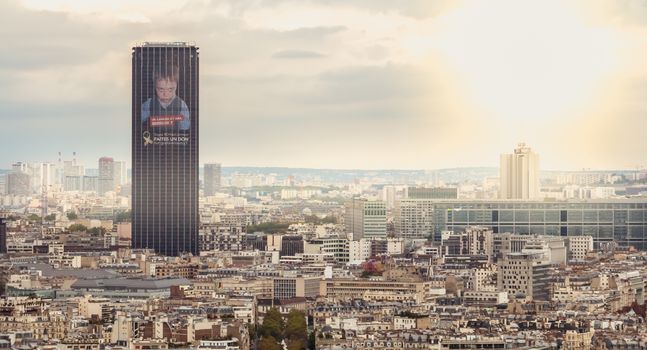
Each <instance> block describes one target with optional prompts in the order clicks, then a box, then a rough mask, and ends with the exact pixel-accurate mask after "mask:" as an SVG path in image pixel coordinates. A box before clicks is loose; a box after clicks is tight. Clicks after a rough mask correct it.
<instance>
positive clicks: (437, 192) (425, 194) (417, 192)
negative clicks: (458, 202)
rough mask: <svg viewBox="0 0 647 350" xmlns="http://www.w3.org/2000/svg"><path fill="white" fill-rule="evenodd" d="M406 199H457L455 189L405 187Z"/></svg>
mask: <svg viewBox="0 0 647 350" xmlns="http://www.w3.org/2000/svg"><path fill="white" fill-rule="evenodd" d="M406 191H407V193H406V196H405V197H406V198H411V199H458V188H456V187H407V189H406Z"/></svg>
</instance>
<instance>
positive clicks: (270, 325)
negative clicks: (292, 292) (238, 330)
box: [261, 307, 285, 340]
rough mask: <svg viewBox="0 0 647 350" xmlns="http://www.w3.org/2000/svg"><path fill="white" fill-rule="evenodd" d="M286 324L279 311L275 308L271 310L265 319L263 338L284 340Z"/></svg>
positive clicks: (262, 331) (262, 329)
mask: <svg viewBox="0 0 647 350" xmlns="http://www.w3.org/2000/svg"><path fill="white" fill-rule="evenodd" d="M284 328H285V322H284V321H283V317H282V316H281V313H280V312H279V310H278V309H277V308H275V307H273V308H271V309H270V310H269V311H268V312H267V314H266V315H265V318H263V325H262V327H261V334H262V335H263V337H266V336H269V337H273V338H274V339H276V340H281V339H283V329H284Z"/></svg>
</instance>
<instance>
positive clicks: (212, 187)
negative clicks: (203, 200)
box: [204, 163, 220, 196]
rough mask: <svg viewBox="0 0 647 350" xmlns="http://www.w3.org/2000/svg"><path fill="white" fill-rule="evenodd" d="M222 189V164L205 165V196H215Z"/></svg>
mask: <svg viewBox="0 0 647 350" xmlns="http://www.w3.org/2000/svg"><path fill="white" fill-rule="evenodd" d="M219 188H220V164H219V163H212V164H205V165H204V195H205V196H213V195H214V194H216V191H217V190H218V189H219Z"/></svg>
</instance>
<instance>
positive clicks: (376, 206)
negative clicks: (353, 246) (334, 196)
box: [344, 198, 386, 241]
mask: <svg viewBox="0 0 647 350" xmlns="http://www.w3.org/2000/svg"><path fill="white" fill-rule="evenodd" d="M344 223H345V227H346V233H347V234H348V236H349V238H351V239H352V240H355V241H357V240H360V239H362V238H386V204H385V203H384V202H383V201H369V200H366V199H361V198H353V199H351V200H350V201H348V202H347V203H346V214H345V216H344Z"/></svg>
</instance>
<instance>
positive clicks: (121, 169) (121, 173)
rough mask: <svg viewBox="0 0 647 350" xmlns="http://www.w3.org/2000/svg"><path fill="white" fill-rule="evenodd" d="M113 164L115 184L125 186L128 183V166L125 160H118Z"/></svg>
mask: <svg viewBox="0 0 647 350" xmlns="http://www.w3.org/2000/svg"><path fill="white" fill-rule="evenodd" d="M113 165H114V175H113V178H114V181H115V186H123V185H125V184H126V183H128V168H127V167H126V162H125V161H123V160H116V161H114V163H113Z"/></svg>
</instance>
